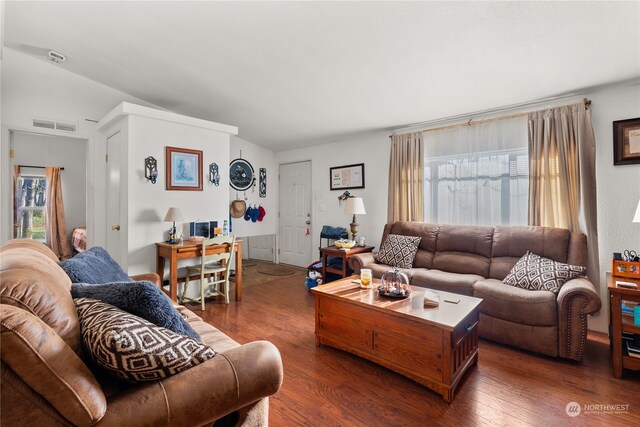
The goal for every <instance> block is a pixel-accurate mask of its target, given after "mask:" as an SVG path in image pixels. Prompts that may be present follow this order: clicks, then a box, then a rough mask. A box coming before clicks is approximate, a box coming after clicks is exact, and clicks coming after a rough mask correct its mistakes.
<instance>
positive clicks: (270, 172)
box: [220, 136, 279, 237]
mask: <svg viewBox="0 0 640 427" xmlns="http://www.w3.org/2000/svg"><path fill="white" fill-rule="evenodd" d="M241 150H242V158H243V159H245V160H247V161H248V162H249V163H251V165H252V166H253V169H254V171H255V174H256V185H255V187H253V188H252V189H249V190H247V191H246V192H245V191H236V190H234V189H233V188H231V186H229V179H228V178H229V173H228V172H227V174H226V175H225V176H224V178H225V183H226V185H227V186H228V188H229V202H231V201H232V200H235V199H236V197H239V198H240V199H244V197H245V193H246V197H247V200H246V203H247V207H248V206H249V205H250V204H251V205H254V204H257V205H262V207H263V208H264V209H265V211H266V215H265V217H264V219H263V220H262V221H258V222H251V221H245V220H244V218H233V219H232V221H233V234H235V235H236V236H238V237H248V236H265V235H271V234H277V232H278V196H279V195H278V163H277V162H276V159H275V155H274V152H273V151H271V150H268V149H266V148H263V147H260V146H258V145H256V144H253V143H251V142H249V141H245V140H244V139H241V138H238V137H236V136H231V152H230V160H229V162H231V161H232V160H233V159H237V158H238V157H240V151H241ZM229 162H227V165H226V166H227V169H226V170H227V171H228V165H229ZM260 168H265V169H266V170H267V197H265V198H261V197H259V191H258V184H259V173H260V172H259V171H260ZM221 173H222V172H221ZM222 185H223V183H222V181H221V183H220V186H222Z"/></svg>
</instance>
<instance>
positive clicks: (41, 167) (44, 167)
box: [18, 165, 64, 171]
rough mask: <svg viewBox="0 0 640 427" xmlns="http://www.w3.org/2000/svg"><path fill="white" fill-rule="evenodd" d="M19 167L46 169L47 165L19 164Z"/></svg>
mask: <svg viewBox="0 0 640 427" xmlns="http://www.w3.org/2000/svg"><path fill="white" fill-rule="evenodd" d="M18 167H21V168H31V169H46V166H31V165H18ZM60 170H61V171H63V170H64V168H63V167H62V168H60Z"/></svg>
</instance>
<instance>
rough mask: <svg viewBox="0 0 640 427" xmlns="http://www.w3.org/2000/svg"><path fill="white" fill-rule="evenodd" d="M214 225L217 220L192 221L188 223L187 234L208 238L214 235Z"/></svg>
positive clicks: (216, 225)
mask: <svg viewBox="0 0 640 427" xmlns="http://www.w3.org/2000/svg"><path fill="white" fill-rule="evenodd" d="M216 227H218V221H194V222H191V223H189V235H190V236H202V237H205V238H210V237H213V236H215V229H216Z"/></svg>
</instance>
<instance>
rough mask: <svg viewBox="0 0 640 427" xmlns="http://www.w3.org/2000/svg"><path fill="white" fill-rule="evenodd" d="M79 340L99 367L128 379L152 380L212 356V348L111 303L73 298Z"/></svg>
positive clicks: (213, 354) (164, 376)
mask: <svg viewBox="0 0 640 427" xmlns="http://www.w3.org/2000/svg"><path fill="white" fill-rule="evenodd" d="M74 302H75V304H76V309H77V311H78V318H79V320H80V330H81V331H82V341H83V343H84V346H85V349H86V350H87V352H88V353H89V354H90V355H91V357H92V359H93V360H94V361H95V362H96V363H97V364H98V366H100V367H101V368H103V369H105V370H106V371H108V372H109V373H110V374H113V375H115V376H117V377H119V378H122V379H126V380H130V381H135V382H138V381H155V380H160V379H162V378H167V377H169V376H171V375H175V374H177V373H178V372H182V371H184V370H187V369H189V368H191V367H193V366H196V365H199V364H200V363H202V362H204V361H206V360H209V359H211V358H212V357H214V356H215V355H216V352H215V351H213V349H212V348H211V347H208V346H206V345H203V344H201V343H200V342H198V341H196V340H195V339H193V338H189V337H187V336H184V335H180V334H177V333H175V332H173V331H170V330H169V329H165V328H163V327H161V326H157V325H154V324H153V323H151V322H149V321H146V320H144V319H142V318H140V317H138V316H135V315H133V314H129V313H127V312H126V311H122V310H120V309H119V308H116V307H114V306H112V305H110V304H107V303H104V302H102V301H98V300H94V299H90V298H78V299H75V300H74Z"/></svg>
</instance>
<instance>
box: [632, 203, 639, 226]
mask: <svg viewBox="0 0 640 427" xmlns="http://www.w3.org/2000/svg"><path fill="white" fill-rule="evenodd" d="M632 222H640V200H638V207H637V208H636V214H635V215H634V216H633V221H632Z"/></svg>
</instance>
